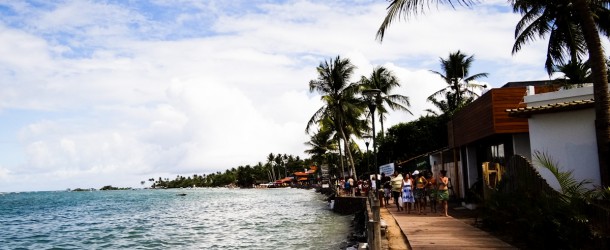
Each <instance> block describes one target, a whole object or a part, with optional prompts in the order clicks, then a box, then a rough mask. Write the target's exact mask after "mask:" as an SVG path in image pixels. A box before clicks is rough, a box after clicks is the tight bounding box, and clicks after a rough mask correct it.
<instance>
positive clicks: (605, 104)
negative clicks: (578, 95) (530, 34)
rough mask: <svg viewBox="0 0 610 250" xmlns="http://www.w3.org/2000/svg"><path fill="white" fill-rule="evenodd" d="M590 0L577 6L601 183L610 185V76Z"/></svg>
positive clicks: (575, 2)
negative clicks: (590, 80) (590, 83)
mask: <svg viewBox="0 0 610 250" xmlns="http://www.w3.org/2000/svg"><path fill="white" fill-rule="evenodd" d="M588 2H589V1H587V0H574V2H573V3H574V7H575V8H576V10H577V11H578V15H579V16H580V18H579V22H580V25H581V26H582V29H583V34H584V36H585V42H586V43H587V48H588V49H589V62H590V63H591V76H592V78H593V98H594V99H595V135H596V138H597V154H598V157H599V172H600V176H601V183H602V186H609V185H610V176H609V171H610V166H609V165H608V164H609V163H610V158H609V157H610V151H609V149H610V101H609V100H608V78H607V76H608V75H607V74H608V73H607V70H608V69H606V62H605V57H604V51H603V49H602V45H601V40H600V38H599V31H598V30H597V26H596V25H595V21H594V20H593V13H592V12H591V9H590V8H589V5H588Z"/></svg>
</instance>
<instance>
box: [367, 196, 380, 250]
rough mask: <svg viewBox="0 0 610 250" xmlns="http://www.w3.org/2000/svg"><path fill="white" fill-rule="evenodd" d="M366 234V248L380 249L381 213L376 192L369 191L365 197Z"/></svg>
mask: <svg viewBox="0 0 610 250" xmlns="http://www.w3.org/2000/svg"><path fill="white" fill-rule="evenodd" d="M365 215H366V223H367V224H366V235H367V243H368V249H373V250H380V249H381V240H382V239H381V215H380V210H379V197H378V195H377V192H369V196H368V198H367V199H366V213H365Z"/></svg>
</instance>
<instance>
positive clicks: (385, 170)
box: [379, 163, 394, 176]
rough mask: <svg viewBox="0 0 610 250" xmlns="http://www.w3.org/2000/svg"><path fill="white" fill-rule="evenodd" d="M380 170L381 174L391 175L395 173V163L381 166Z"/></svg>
mask: <svg viewBox="0 0 610 250" xmlns="http://www.w3.org/2000/svg"><path fill="white" fill-rule="evenodd" d="M379 172H380V173H381V174H385V176H390V175H392V174H394V163H388V164H385V165H381V166H379Z"/></svg>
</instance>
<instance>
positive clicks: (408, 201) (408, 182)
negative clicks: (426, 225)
mask: <svg viewBox="0 0 610 250" xmlns="http://www.w3.org/2000/svg"><path fill="white" fill-rule="evenodd" d="M413 203H415V197H413V179H411V175H410V174H409V173H405V177H404V179H403V181H402V205H403V209H402V210H405V207H406V208H407V213H408V214H410V213H411V205H413Z"/></svg>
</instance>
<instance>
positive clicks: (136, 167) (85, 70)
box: [0, 0, 607, 192]
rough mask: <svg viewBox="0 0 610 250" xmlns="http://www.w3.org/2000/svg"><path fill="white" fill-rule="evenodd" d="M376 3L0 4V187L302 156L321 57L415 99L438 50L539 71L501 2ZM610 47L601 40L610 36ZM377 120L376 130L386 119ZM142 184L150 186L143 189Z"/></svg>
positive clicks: (143, 176) (119, 179)
mask: <svg viewBox="0 0 610 250" xmlns="http://www.w3.org/2000/svg"><path fill="white" fill-rule="evenodd" d="M386 7H387V2H386V1H383V0H352V1H327V0H295V1H292V0H287V1H282V0H278V1H272V0H232V1H226V0H208V1H200V0H181V1H177V0H171V1H170V0H151V1H124V0H116V1H112V0H107V1H97V0H88V1H86V0H81V1H71V0H65V1H45V0H41V1H0V55H2V56H0V192H12V191H43V190H65V189H67V188H72V189H74V188H90V187H92V188H100V187H102V186H105V185H113V186H117V187H135V188H138V187H141V186H140V181H143V180H148V179H149V178H155V179H157V178H158V177H163V178H171V179H173V178H175V176H177V175H183V176H190V175H192V174H207V173H214V172H217V171H221V172H224V170H226V169H230V168H233V167H238V166H245V165H255V164H257V163H258V162H265V159H266V156H267V155H268V154H269V153H274V154H275V153H282V154H289V155H294V156H300V157H301V158H306V157H309V156H308V155H307V154H305V153H304V150H305V149H306V148H307V147H306V146H305V145H304V143H305V142H307V141H308V140H309V135H308V134H306V133H305V126H306V124H307V122H308V121H309V119H310V118H311V116H312V115H313V114H314V112H315V111H316V110H317V109H318V108H320V107H322V105H323V103H322V102H321V101H320V94H319V93H316V92H313V93H312V92H310V91H309V85H308V84H309V81H310V80H313V79H315V78H316V77H317V75H316V67H317V66H318V65H319V64H320V63H321V62H324V61H327V60H329V59H331V58H335V57H337V56H340V57H341V58H348V59H350V60H351V62H352V63H353V64H354V65H355V66H356V67H357V70H356V71H355V74H354V78H353V79H352V81H356V80H358V79H359V78H360V76H363V75H366V76H368V75H370V73H371V72H372V70H373V68H375V67H377V66H384V67H387V68H388V69H390V70H392V72H393V73H394V74H395V75H396V76H397V77H398V79H399V81H400V83H401V86H400V87H399V88H397V89H395V90H394V92H393V93H394V94H402V95H405V96H408V97H409V98H410V101H411V107H410V110H411V112H412V113H413V115H410V114H408V113H405V112H392V113H390V114H389V115H388V117H387V120H386V121H385V123H384V126H385V127H386V128H387V127H390V126H392V125H396V124H398V123H401V122H408V121H412V120H415V119H417V118H418V117H420V116H421V115H424V114H426V112H425V111H424V110H425V109H428V108H432V106H431V105H430V103H427V102H426V97H428V96H429V95H430V94H432V93H434V92H435V91H436V90H438V89H441V88H442V87H444V84H445V83H444V82H443V81H442V79H440V77H438V76H437V75H434V74H433V73H431V72H430V70H435V71H441V69H440V67H439V58H446V57H447V56H448V55H449V53H452V52H456V51H457V50H460V51H462V52H463V53H464V54H467V55H474V58H475V61H474V63H473V65H472V67H471V71H470V72H471V74H474V73H489V77H487V78H484V79H482V81H481V82H480V83H481V84H487V86H488V87H489V88H492V87H500V86H502V85H504V84H505V83H507V82H511V81H526V80H546V79H548V78H549V77H548V75H547V74H546V73H545V71H544V67H543V66H544V58H545V53H546V50H545V41H544V39H542V40H538V41H535V42H532V43H530V44H528V45H527V46H525V47H524V48H523V50H522V51H521V52H519V53H517V54H515V55H513V54H512V53H511V49H512V45H513V42H514V28H515V25H516V23H517V21H518V20H519V18H520V16H519V15H518V14H513V13H512V11H511V10H510V8H508V6H507V1H505V0H490V1H483V3H480V4H479V5H477V6H475V7H473V8H463V7H457V8H456V9H452V8H450V7H446V6H438V8H437V7H432V8H431V9H429V10H428V11H426V13H425V15H419V16H417V17H411V18H409V19H407V20H402V21H397V22H395V23H394V24H393V25H392V26H390V28H389V29H388V31H387V32H386V36H385V39H384V40H383V42H380V41H379V40H376V37H375V35H376V32H377V29H378V28H379V26H380V24H381V22H382V20H383V18H384V17H385V14H386ZM605 45H606V46H607V41H605ZM377 127H378V128H379V125H378V126H377ZM146 185H149V184H146Z"/></svg>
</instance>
